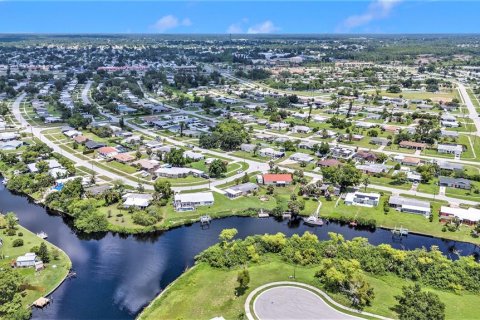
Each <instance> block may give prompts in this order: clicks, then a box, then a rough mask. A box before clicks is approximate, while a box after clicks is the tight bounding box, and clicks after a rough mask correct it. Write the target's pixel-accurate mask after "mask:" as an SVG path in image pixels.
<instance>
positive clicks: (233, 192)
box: [225, 182, 258, 199]
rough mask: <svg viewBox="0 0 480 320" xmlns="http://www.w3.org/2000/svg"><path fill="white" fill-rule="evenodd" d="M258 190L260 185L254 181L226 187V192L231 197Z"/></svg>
mask: <svg viewBox="0 0 480 320" xmlns="http://www.w3.org/2000/svg"><path fill="white" fill-rule="evenodd" d="M257 190H258V185H256V184H255V183H252V182H247V183H242V184H239V185H236V186H233V187H230V188H227V189H225V194H226V195H227V197H229V198H230V199H232V198H237V197H240V196H244V195H247V194H250V193H252V192H254V191H257Z"/></svg>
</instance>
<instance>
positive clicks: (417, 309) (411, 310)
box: [395, 284, 445, 320]
mask: <svg viewBox="0 0 480 320" xmlns="http://www.w3.org/2000/svg"><path fill="white" fill-rule="evenodd" d="M395 299H396V300H397V302H398V304H397V305H395V311H396V312H397V313H398V318H399V319H400V320H443V319H445V304H444V303H443V302H442V301H440V298H439V297H438V295H437V294H435V293H433V292H427V291H422V290H421V287H420V285H419V284H415V285H413V286H404V287H403V288H402V295H400V296H396V297H395Z"/></svg>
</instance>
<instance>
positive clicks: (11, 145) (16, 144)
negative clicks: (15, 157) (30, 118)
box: [0, 140, 23, 151]
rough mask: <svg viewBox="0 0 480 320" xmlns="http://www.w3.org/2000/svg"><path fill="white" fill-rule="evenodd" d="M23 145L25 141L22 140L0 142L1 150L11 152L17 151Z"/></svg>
mask: <svg viewBox="0 0 480 320" xmlns="http://www.w3.org/2000/svg"><path fill="white" fill-rule="evenodd" d="M22 145H23V141H20V140H10V141H5V142H0V150H3V151H9V150H16V149H18V148H20V147H21V146H22Z"/></svg>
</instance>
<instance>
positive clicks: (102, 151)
mask: <svg viewBox="0 0 480 320" xmlns="http://www.w3.org/2000/svg"><path fill="white" fill-rule="evenodd" d="M97 153H98V154H99V155H100V156H101V157H103V158H113V157H114V156H116V155H117V154H118V150H117V149H116V148H114V147H101V148H98V149H97Z"/></svg>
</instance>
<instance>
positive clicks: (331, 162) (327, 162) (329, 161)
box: [317, 159, 342, 168]
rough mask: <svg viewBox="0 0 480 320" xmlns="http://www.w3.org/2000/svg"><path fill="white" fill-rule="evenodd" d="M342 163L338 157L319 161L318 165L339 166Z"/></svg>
mask: <svg viewBox="0 0 480 320" xmlns="http://www.w3.org/2000/svg"><path fill="white" fill-rule="evenodd" d="M341 164H342V163H341V162H340V161H338V160H337V159H325V160H320V161H318V162H317V166H319V167H322V168H323V167H338V166H339V165H341Z"/></svg>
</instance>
